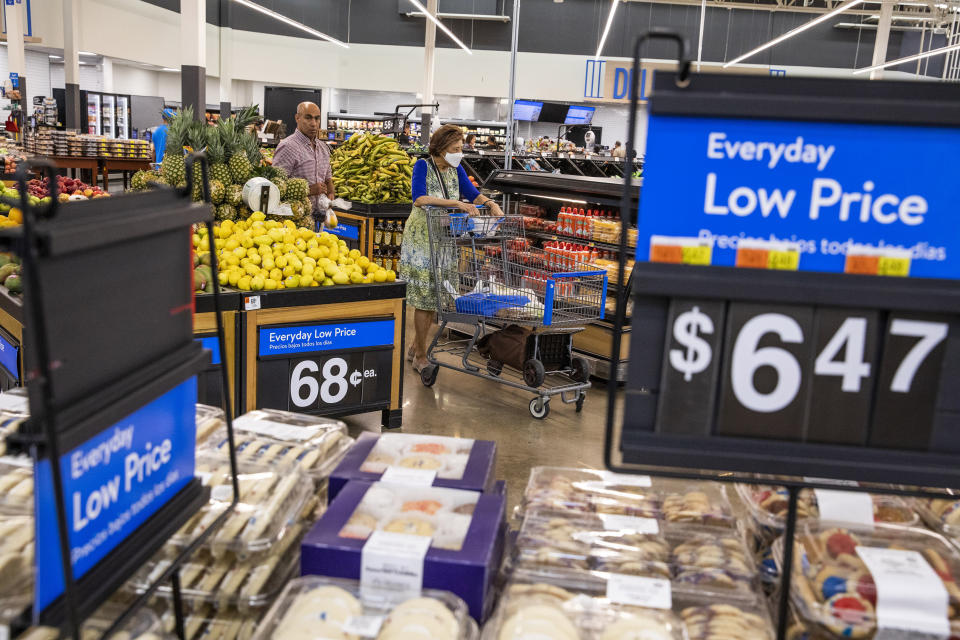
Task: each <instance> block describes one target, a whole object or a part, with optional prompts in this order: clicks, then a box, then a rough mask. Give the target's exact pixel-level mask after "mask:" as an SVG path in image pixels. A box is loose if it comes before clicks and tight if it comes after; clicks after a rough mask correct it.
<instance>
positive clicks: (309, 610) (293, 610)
mask: <svg viewBox="0 0 960 640" xmlns="http://www.w3.org/2000/svg"><path fill="white" fill-rule="evenodd" d="M255 637H256V638H257V640H273V639H276V640H281V639H283V640H314V638H325V639H326V640H358V639H359V638H376V639H377V640H470V624H469V618H468V615H467V606H466V605H465V604H464V602H463V601H462V600H460V599H459V598H457V597H456V596H454V595H453V594H450V593H447V592H443V591H431V590H428V589H425V590H423V591H422V592H421V593H420V594H419V595H418V596H415V597H407V598H399V599H398V601H392V600H389V599H380V598H375V597H369V596H365V594H363V593H362V592H361V590H360V584H359V582H356V581H351V580H336V579H331V578H320V577H316V576H307V577H303V578H297V579H295V580H292V581H291V582H290V583H289V584H288V585H287V587H286V588H285V589H284V591H283V593H282V594H281V596H280V597H279V598H278V599H277V601H276V602H275V603H274V605H273V607H271V608H270V611H269V612H267V614H266V616H264V618H263V622H262V623H261V624H260V626H259V628H258V629H257V633H256V636H255Z"/></svg>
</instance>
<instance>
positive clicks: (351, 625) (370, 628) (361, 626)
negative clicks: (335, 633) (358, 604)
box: [342, 616, 383, 638]
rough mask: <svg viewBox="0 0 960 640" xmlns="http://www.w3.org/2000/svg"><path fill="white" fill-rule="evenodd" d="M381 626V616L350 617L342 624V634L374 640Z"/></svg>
mask: <svg viewBox="0 0 960 640" xmlns="http://www.w3.org/2000/svg"><path fill="white" fill-rule="evenodd" d="M382 626H383V616H350V617H349V618H347V621H346V622H344V623H343V627H342V629H343V632H344V633H345V634H347V635H350V636H360V637H361V638H376V637H377V634H379V633H380V627H382Z"/></svg>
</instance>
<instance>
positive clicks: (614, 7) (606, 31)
mask: <svg viewBox="0 0 960 640" xmlns="http://www.w3.org/2000/svg"><path fill="white" fill-rule="evenodd" d="M619 4H620V0H613V4H611V5H610V13H609V15H607V24H606V26H604V27H603V35H602V36H600V44H598V45H597V55H595V56H594V58H599V57H600V52H601V51H603V45H604V43H605V42H606V41H607V34H609V33H610V25H612V24H613V14H615V13H616V12H617V5H619Z"/></svg>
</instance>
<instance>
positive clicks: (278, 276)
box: [270, 267, 283, 282]
mask: <svg viewBox="0 0 960 640" xmlns="http://www.w3.org/2000/svg"><path fill="white" fill-rule="evenodd" d="M270 279H271V280H276V281H277V282H280V281H281V280H283V271H281V270H280V269H277V268H276V267H274V268H273V269H271V270H270Z"/></svg>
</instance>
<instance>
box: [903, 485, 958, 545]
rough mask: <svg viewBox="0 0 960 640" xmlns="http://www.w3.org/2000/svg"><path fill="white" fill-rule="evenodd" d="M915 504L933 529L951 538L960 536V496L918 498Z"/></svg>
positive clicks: (914, 501)
mask: <svg viewBox="0 0 960 640" xmlns="http://www.w3.org/2000/svg"><path fill="white" fill-rule="evenodd" d="M913 506H914V507H915V508H916V510H917V512H919V513H920V516H921V517H922V518H923V521H924V522H925V523H926V524H927V526H929V527H930V528H931V529H933V530H934V531H939V532H940V533H942V534H943V535H945V536H947V537H949V538H955V539H956V538H960V496H958V497H956V498H952V497H951V498H916V499H914V500H913Z"/></svg>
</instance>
